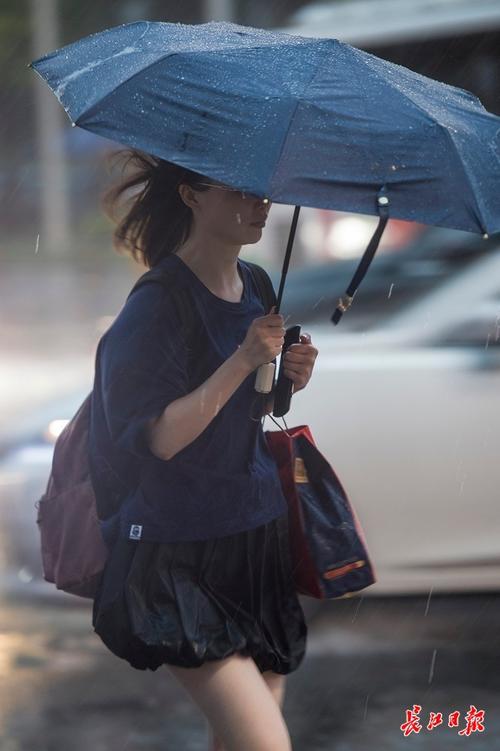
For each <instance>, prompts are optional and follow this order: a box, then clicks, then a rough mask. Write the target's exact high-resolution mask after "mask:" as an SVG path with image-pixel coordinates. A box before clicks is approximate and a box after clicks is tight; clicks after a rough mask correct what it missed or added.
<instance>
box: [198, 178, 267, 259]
mask: <svg viewBox="0 0 500 751" xmlns="http://www.w3.org/2000/svg"><path fill="white" fill-rule="evenodd" d="M202 184H203V185H204V186H207V185H210V187H209V188H208V189H207V190H199V191H196V196H197V198H198V201H199V210H198V211H196V210H195V211H194V214H195V221H196V222H197V223H199V224H200V225H201V226H200V229H201V228H203V231H204V232H209V233H210V234H213V235H215V236H217V237H218V238H220V239H222V240H224V241H225V242H228V243H230V244H233V245H246V244H249V243H256V242H258V241H259V240H260V238H261V236H262V230H263V227H264V225H265V222H266V220H267V215H268V214H269V210H270V208H271V202H270V201H269V203H264V201H263V200H262V199H261V198H259V197H258V196H254V195H252V194H251V193H242V192H241V191H239V190H234V189H233V188H231V187H230V186H227V185H224V184H223V183H219V182H216V181H215V180H213V181H212V180H207V181H206V183H202ZM195 190H196V189H195Z"/></svg>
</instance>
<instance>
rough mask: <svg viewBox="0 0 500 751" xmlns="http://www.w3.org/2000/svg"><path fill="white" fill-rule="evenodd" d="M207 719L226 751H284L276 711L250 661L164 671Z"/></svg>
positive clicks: (284, 734)
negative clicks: (175, 678)
mask: <svg viewBox="0 0 500 751" xmlns="http://www.w3.org/2000/svg"><path fill="white" fill-rule="evenodd" d="M168 667H169V668H170V670H171V672H172V673H173V674H174V675H175V676H176V677H177V678H178V679H179V680H180V682H181V683H182V685H183V686H184V687H185V689H186V690H187V691H188V693H189V694H190V695H191V697H192V698H193V700H194V701H195V702H196V704H197V705H198V706H199V708H200V709H201V710H202V712H203V713H204V714H205V716H206V717H207V719H208V721H209V723H210V725H211V726H212V728H213V730H214V732H215V734H216V735H217V737H218V738H220V740H221V741H222V743H223V744H224V748H225V749H226V751H290V750H291V748H292V746H291V742H290V736H289V733H288V729H287V727H286V724H285V721H284V719H283V715H282V713H281V710H280V707H279V705H278V704H277V702H276V701H275V700H274V698H273V696H272V695H271V694H270V691H269V687H268V685H266V682H265V680H264V678H263V677H262V675H261V674H260V672H259V670H258V668H257V666H256V665H255V663H254V661H253V660H252V659H251V658H250V657H244V656H243V655H238V654H237V655H231V656H230V657H228V658H226V659H224V660H216V661H210V662H206V663H204V665H202V666H201V667H199V668H177V667H175V666H170V665H169V666H168Z"/></svg>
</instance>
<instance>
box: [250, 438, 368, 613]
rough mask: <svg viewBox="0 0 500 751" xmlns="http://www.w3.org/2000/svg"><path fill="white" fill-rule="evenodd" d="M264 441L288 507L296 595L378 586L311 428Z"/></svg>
mask: <svg viewBox="0 0 500 751" xmlns="http://www.w3.org/2000/svg"><path fill="white" fill-rule="evenodd" d="M276 424H278V423H276ZM279 427H280V428H281V426H279ZM264 435H265V437H266V440H267V444H268V446H269V449H270V451H271V454H272V455H273V458H274V460H275V461H276V464H277V466H278V471H279V476H280V481H281V487H282V489H283V493H284V495H285V497H286V499H287V502H288V509H289V531H290V547H291V554H292V563H293V575H294V582H295V586H296V589H297V591H298V592H300V593H301V594H304V595H308V596H309V597H315V598H318V599H334V598H338V597H349V596H350V595H351V594H354V593H355V592H358V591H359V590H361V589H365V588H366V587H369V586H370V585H371V584H374V583H375V582H376V577H375V571H374V568H373V565H372V563H371V561H370V558H369V555H368V550H367V547H366V540H365V535H364V533H363V530H362V528H361V524H360V522H359V519H358V517H357V515H356V512H355V510H354V508H353V506H352V504H351V503H350V501H349V499H348V497H347V494H346V492H345V490H344V488H343V486H342V484H341V482H340V480H339V478H338V477H337V475H336V474H335V472H334V470H333V468H332V467H331V466H330V464H329V463H328V462H327V460H326V459H325V457H324V456H323V455H322V454H321V452H320V451H319V450H318V448H317V446H316V444H315V442H314V439H313V437H312V434H311V431H310V429H309V426H308V425H298V426H296V427H293V428H287V430H284V429H283V428H281V429H280V430H276V431H269V430H266V431H265V432H264Z"/></svg>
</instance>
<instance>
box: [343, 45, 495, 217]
mask: <svg viewBox="0 0 500 751" xmlns="http://www.w3.org/2000/svg"><path fill="white" fill-rule="evenodd" d="M352 49H353V50H354V52H355V53H356V55H357V56H358V57H359V58H360V60H361V61H362V63H363V64H364V66H365V67H366V68H368V70H370V71H371V72H372V73H373V74H374V75H375V76H377V78H379V79H380V80H381V81H382V82H383V83H386V84H388V85H389V86H390V87H391V88H392V89H394V90H395V91H397V93H398V94H400V95H401V96H402V97H406V98H407V99H409V100H410V101H411V103H412V104H413V105H414V106H415V107H417V109H418V110H420V112H422V113H423V114H424V115H425V116H426V117H427V119H428V120H429V122H430V123H431V125H432V126H434V127H435V126H437V127H439V128H440V129H441V131H442V132H444V133H445V134H446V136H447V137H448V138H449V139H450V140H451V143H452V144H453V153H454V154H455V155H456V153H457V147H456V144H455V141H454V140H453V138H452V135H451V133H450V132H449V130H448V128H446V127H445V126H443V125H441V123H439V122H438V121H437V120H436V119H435V118H433V117H432V115H429V113H428V112H426V111H425V109H424V108H423V107H422V106H421V105H420V104H419V103H418V102H416V101H415V100H414V99H413V97H412V96H411V95H410V94H406V93H403V92H401V91H400V90H399V89H398V87H397V86H395V85H394V84H393V82H392V81H389V80H387V79H385V78H383V77H382V76H381V75H380V73H379V72H378V70H375V69H374V68H372V67H371V66H370V65H369V64H368V62H367V61H366V59H365V56H364V55H363V54H361V51H360V50H358V49H357V48H355V47H353V48H352ZM366 54H370V53H366ZM419 75H420V74H419ZM430 80H433V79H430ZM454 161H455V162H457V161H458V164H459V166H460V168H461V170H462V172H463V173H464V175H465V179H466V181H467V184H468V186H469V192H470V194H471V196H472V199H473V201H474V205H475V207H476V219H478V224H479V225H480V227H481V231H482V232H487V228H486V224H485V222H484V216H483V212H482V210H481V208H480V206H479V203H478V199H477V196H476V194H475V191H474V190H473V189H472V187H473V186H472V180H471V178H470V176H469V173H468V171H467V169H466V167H465V164H464V162H463V161H462V159H460V158H458V160H457V159H456V158H455V160H454Z"/></svg>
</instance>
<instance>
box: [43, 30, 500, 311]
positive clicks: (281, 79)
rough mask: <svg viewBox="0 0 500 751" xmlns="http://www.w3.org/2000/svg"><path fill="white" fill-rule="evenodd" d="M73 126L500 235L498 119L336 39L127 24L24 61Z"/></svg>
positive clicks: (314, 199)
mask: <svg viewBox="0 0 500 751" xmlns="http://www.w3.org/2000/svg"><path fill="white" fill-rule="evenodd" d="M29 67H32V68H33V69H34V70H35V71H36V72H37V73H38V74H39V75H40V76H41V77H42V79H44V81H45V82H46V83H47V84H48V85H49V87H50V88H51V89H52V91H53V92H54V94H55V95H56V97H57V98H58V100H59V102H60V103H61V105H62V106H63V107H64V109H65V110H66V112H67V114H68V116H69V118H70V120H71V123H72V125H77V126H79V127H80V128H84V129H86V130H89V131H92V132H93V133H97V134H99V135H101V136H104V137H106V138H110V139H112V140H113V141H118V142H120V143H122V144H125V145H127V146H131V147H134V148H139V149H141V150H143V151H146V152H149V153H151V154H154V155H156V156H158V157H161V158H163V159H166V160H168V161H171V162H174V163H176V164H178V165H181V166H183V167H186V168H188V169H191V170H194V171H196V172H200V173H202V174H204V175H206V176H208V177H210V178H212V179H214V180H218V181H220V182H223V183H225V184H227V185H231V186H233V187H235V188H239V189H241V190H243V191H247V192H249V193H251V194H254V195H258V196H261V197H267V198H268V199H270V200H272V201H273V202H276V203H284V204H289V205H294V206H295V212H294V216H293V221H292V227H291V232H290V237H289V241H288V246H287V251H286V254H285V261H284V265H283V274H282V278H281V284H280V289H279V294H278V305H277V311H279V305H280V303H281V296H282V293H283V286H284V280H285V276H286V272H287V269H288V262H289V257H290V252H291V248H292V244H293V238H294V234H295V228H296V224H297V220H298V212H299V209H300V206H311V207H316V208H324V209H325V208H326V209H337V210H341V211H351V212H357V213H362V214H374V215H378V216H379V217H380V221H379V224H378V227H377V230H376V231H375V234H374V236H373V238H372V241H371V242H370V244H369V246H368V248H367V250H366V251H365V254H364V256H363V258H362V260H361V262H360V265H359V267H358V269H357V272H356V274H355V276H354V277H353V280H352V282H351V284H350V285H349V287H348V289H347V292H346V295H345V296H344V297H342V298H340V300H339V304H338V307H337V309H336V311H335V313H334V314H333V316H332V320H333V322H334V323H338V321H339V320H340V317H341V315H342V313H343V312H344V311H345V310H346V308H347V307H348V306H349V305H350V304H351V302H352V299H353V296H354V293H355V291H356V289H357V286H358V285H359V282H360V281H361V279H362V277H363V276H364V274H365V273H366V270H367V268H368V266H369V264H370V261H371V259H372V257H373V254H374V253H375V250H376V248H377V247H378V242H379V240H380V237H381V235H382V232H383V230H384V228H385V225H386V223H387V220H388V218H389V216H390V217H394V218H399V219H406V220H413V221H418V222H422V223H424V224H429V225H437V226H442V227H451V228H456V229H461V230H467V231H470V232H479V233H482V234H487V233H494V232H498V231H500V200H499V178H500V117H497V116H495V115H493V114H491V113H489V112H488V111H487V110H485V108H484V107H483V106H482V104H481V102H480V101H479V99H477V97H475V96H473V95H472V94H471V93H469V92H468V91H464V90H463V89H459V88H456V87H453V86H448V85H446V84H443V83H440V82H438V81H435V80H433V79H430V78H427V77H425V76H422V75H419V74H417V73H414V72H413V71H411V70H408V69H407V68H404V67H402V66H400V65H395V64H394V63H390V62H388V61H386V60H383V59H381V58H378V57H376V56H374V55H371V54H369V53H367V52H364V51H362V50H359V49H357V48H355V47H352V46H351V45H349V44H345V43H342V42H340V41H338V40H336V39H325V38H321V39H315V38H310V37H300V36H295V35H289V34H285V33H282V32H273V31H270V30H265V29H258V28H253V27H247V26H240V25H238V24H233V23H226V22H210V23H205V24H195V25H187V24H180V23H163V22H153V21H137V22H135V23H129V24H123V25H121V26H117V27H114V28H111V29H106V30H104V31H102V32H99V33H96V34H92V35H90V36H88V37H85V38H83V39H80V40H78V41H77V42H74V43H72V44H69V45H66V46H65V47H62V48H61V49H59V50H55V51H54V52H51V53H49V54H47V55H45V56H43V57H41V58H39V59H37V60H35V61H32V62H31V63H30V65H29Z"/></svg>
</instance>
